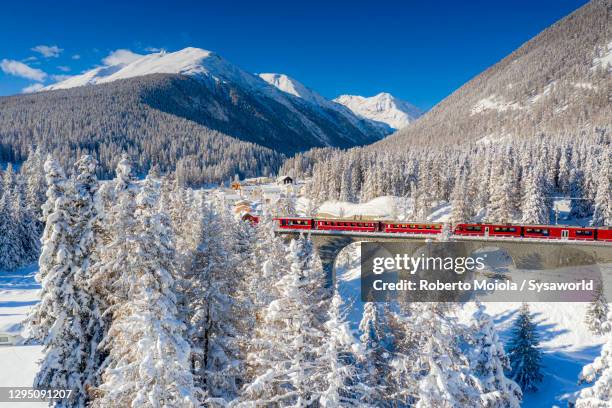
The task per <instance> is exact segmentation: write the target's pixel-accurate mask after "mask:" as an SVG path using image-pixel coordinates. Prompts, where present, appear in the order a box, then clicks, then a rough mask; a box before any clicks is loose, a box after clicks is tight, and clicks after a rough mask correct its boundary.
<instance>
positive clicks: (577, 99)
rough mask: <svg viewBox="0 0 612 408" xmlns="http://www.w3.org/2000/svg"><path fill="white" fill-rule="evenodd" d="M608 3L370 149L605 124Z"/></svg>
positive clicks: (581, 12)
mask: <svg viewBox="0 0 612 408" xmlns="http://www.w3.org/2000/svg"><path fill="white" fill-rule="evenodd" d="M611 27H612V3H611V2H610V1H609V0H592V1H591V2H589V3H587V4H586V5H584V6H583V7H581V8H580V9H578V10H576V11H575V12H573V13H572V14H570V15H568V16H567V17H565V18H563V19H561V20H560V21H558V22H556V23H555V24H553V25H552V26H550V27H548V28H547V29H545V30H544V31H542V32H541V33H540V34H538V35H537V36H535V37H534V38H533V39H531V40H529V41H528V42H526V43H525V44H524V45H522V46H521V47H520V48H518V49H517V50H516V51H514V52H513V53H511V54H510V55H508V56H507V57H505V58H504V59H502V60H501V61H499V62H498V63H496V64H495V65H493V66H491V67H490V68H488V69H487V70H485V71H484V72H482V73H481V74H479V75H477V76H476V77H475V78H474V79H472V80H470V81H469V82H467V83H466V84H465V85H463V86H462V87H461V88H459V89H458V90H456V91H455V92H454V93H452V94H451V95H450V96H448V97H447V98H446V99H444V100H443V101H441V102H440V103H439V104H438V105H436V106H435V107H434V108H433V109H431V110H430V111H429V112H427V113H426V114H425V115H423V117H422V118H420V119H419V120H418V121H417V122H415V123H413V124H411V125H410V126H408V127H407V128H405V129H402V130H400V131H399V132H397V133H396V134H394V135H393V136H391V137H389V138H386V139H385V140H383V141H381V142H379V143H377V144H376V145H375V146H376V147H375V148H385V149H387V148H388V149H392V150H393V149H397V148H398V147H399V146H405V147H408V146H410V147H411V148H412V147H414V146H415V144H419V145H425V144H426V145H429V146H434V145H443V144H465V143H466V142H469V141H474V142H476V141H481V142H486V143H491V142H496V141H501V140H511V139H516V138H521V139H528V138H532V137H537V136H538V135H542V134H547V135H553V136H563V135H567V134H569V133H570V132H571V133H573V134H575V135H576V136H577V137H578V135H579V134H580V133H581V132H593V131H603V129H608V131H610V130H612V122H611V121H610V118H612V104H610V92H611V89H612V44H611V42H612V30H611Z"/></svg>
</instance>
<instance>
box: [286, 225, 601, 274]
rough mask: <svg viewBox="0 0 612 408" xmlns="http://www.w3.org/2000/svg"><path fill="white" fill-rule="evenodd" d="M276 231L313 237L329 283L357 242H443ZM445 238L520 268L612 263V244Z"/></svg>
mask: <svg viewBox="0 0 612 408" xmlns="http://www.w3.org/2000/svg"><path fill="white" fill-rule="evenodd" d="M276 233H277V234H278V235H281V236H283V237H285V239H287V240H290V239H293V238H297V237H299V236H300V235H305V236H309V237H310V239H311V240H312V242H313V245H314V247H315V249H316V251H317V253H318V255H319V257H320V258H321V263H322V264H323V269H324V271H325V273H326V276H327V278H328V284H330V285H331V284H333V283H334V282H335V275H336V273H335V261H336V257H337V256H338V254H339V253H340V252H341V251H342V249H344V248H345V247H347V246H348V245H350V244H352V243H355V242H380V243H390V242H396V243H397V242H399V243H403V248H404V249H405V250H406V251H408V252H412V253H416V252H417V251H418V250H419V249H421V248H426V247H427V245H429V244H431V243H433V242H443V241H442V240H441V239H440V237H439V236H432V235H427V234H398V233H384V232H356V231H329V230H328V231H320V230H308V231H299V230H287V229H280V228H279V229H277V230H276ZM444 241H449V242H455V244H454V245H453V247H454V251H453V252H454V255H455V256H470V255H471V254H472V253H474V252H475V251H478V250H479V249H484V248H491V247H494V248H499V249H501V250H503V251H505V252H506V253H507V254H508V255H509V256H510V257H511V258H512V264H513V265H514V266H515V267H516V268H517V269H533V270H542V269H555V268H562V267H572V266H584V265H594V264H606V263H612V243H611V242H598V241H571V240H550V239H532V238H506V237H491V236H488V237H487V236H460V235H450V236H448V237H447V238H446V239H445V240H444Z"/></svg>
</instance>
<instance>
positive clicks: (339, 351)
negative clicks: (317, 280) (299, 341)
mask: <svg viewBox="0 0 612 408" xmlns="http://www.w3.org/2000/svg"><path fill="white" fill-rule="evenodd" d="M328 316H329V317H328V320H327V322H325V339H324V341H323V344H322V346H321V348H320V349H319V350H318V356H317V358H316V362H315V368H314V370H313V371H314V372H313V374H312V376H311V379H310V380H311V381H312V382H314V383H315V384H321V385H322V387H321V390H320V394H319V396H318V398H319V404H320V405H321V406H322V407H329V408H335V407H363V406H366V405H367V403H366V401H369V400H372V397H373V396H374V395H375V392H374V390H373V389H372V388H370V387H368V386H366V385H365V384H363V383H361V382H360V380H361V378H360V375H359V374H360V373H359V370H358V368H357V364H356V363H357V360H358V359H363V358H364V355H363V351H362V349H361V348H359V347H357V343H356V340H355V339H354V338H353V335H352V333H351V330H350V328H349V325H348V323H347V321H346V317H345V311H343V310H342V299H341V297H340V294H339V293H338V291H337V290H336V291H335V293H334V296H333V297H332V301H331V305H330V307H329V312H328Z"/></svg>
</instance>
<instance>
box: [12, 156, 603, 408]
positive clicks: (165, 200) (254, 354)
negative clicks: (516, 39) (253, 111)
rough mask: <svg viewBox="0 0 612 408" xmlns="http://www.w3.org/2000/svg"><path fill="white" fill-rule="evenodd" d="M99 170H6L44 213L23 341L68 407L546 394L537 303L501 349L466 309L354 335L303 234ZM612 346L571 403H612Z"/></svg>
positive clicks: (388, 312)
mask: <svg viewBox="0 0 612 408" xmlns="http://www.w3.org/2000/svg"><path fill="white" fill-rule="evenodd" d="M41 159H42V160H41ZM40 166H42V172H40V171H39V170H40ZM32 169H38V170H32ZM96 172H97V163H96V161H95V159H94V158H93V157H91V156H89V155H84V156H81V157H80V158H79V160H78V161H77V162H76V163H75V164H74V166H73V168H72V169H70V171H69V172H65V171H64V169H63V168H62V167H61V166H60V164H59V163H58V162H57V161H56V160H55V159H53V157H52V156H48V157H46V158H45V157H43V156H42V154H41V153H40V152H38V153H34V154H32V156H31V158H30V159H29V160H28V161H27V162H26V163H24V165H23V166H22V167H21V169H20V172H19V175H16V174H15V173H14V172H13V171H12V170H11V169H10V168H9V169H8V170H7V171H5V172H4V179H5V180H6V179H13V180H15V181H14V182H12V184H11V183H8V184H7V183H6V182H5V183H3V188H5V189H6V188H7V187H6V186H7V185H9V186H12V187H10V188H13V189H16V191H22V192H23V193H20V194H17V196H22V197H23V198H21V199H20V200H19V201H21V202H22V204H21V205H16V204H11V205H12V206H13V207H12V208H25V210H24V211H23V213H24V214H29V212H30V211H32V209H33V208H35V204H30V206H31V207H29V206H28V202H32V203H35V202H41V201H42V205H41V207H40V209H41V214H40V216H41V220H43V221H44V223H43V224H42V225H44V227H43V231H42V240H41V245H42V247H41V252H40V258H39V271H38V272H37V275H36V279H37V281H39V282H40V283H41V286H42V291H41V302H40V303H38V304H37V305H36V306H35V307H34V308H33V309H32V311H31V313H30V315H29V316H28V318H27V319H26V322H25V328H26V329H25V333H26V335H27V337H28V338H29V339H30V341H33V342H39V343H40V344H42V345H43V359H42V361H41V364H40V367H39V371H38V373H37V375H36V377H35V380H34V386H35V387H39V388H44V389H47V388H62V389H72V390H74V393H73V394H72V396H71V397H70V398H67V399H65V400H63V401H60V402H58V403H60V404H61V406H66V407H84V406H92V407H109V406H122V407H123V406H155V405H156V404H162V405H165V406H173V407H195V406H215V407H216V406H218V407H226V406H236V407H263V406H266V407H285V406H302V407H307V406H321V407H339V406H342V407H350V406H355V407H357V406H359V407H361V406H372V407H374V406H376V407H386V406H389V407H432V406H435V407H449V408H450V407H456V406H461V407H500V408H501V407H519V406H520V403H521V400H522V398H523V395H524V393H527V392H536V390H537V389H538V384H539V383H540V381H541V380H542V373H541V368H540V361H541V353H542V351H541V349H540V347H539V339H538V335H537V331H536V323H535V322H534V321H533V318H532V315H531V313H530V311H529V308H528V306H527V305H523V308H522V309H521V310H520V313H519V317H518V318H517V319H516V320H515V323H514V329H513V334H512V338H511V339H510V341H509V342H508V343H507V344H504V343H502V341H501V340H500V338H499V336H498V334H497V332H496V329H495V326H494V324H493V320H492V318H491V316H489V315H488V314H487V313H486V312H485V311H484V307H482V305H479V304H477V305H476V308H475V311H474V313H473V315H472V317H471V319H470V321H469V322H467V323H465V322H460V321H459V320H458V319H457V318H456V311H457V310H458V309H459V308H461V307H462V305H460V304H455V303H409V302H389V303H376V302H369V303H366V304H365V308H364V312H363V316H362V319H361V322H360V323H359V331H358V333H355V332H353V331H352V330H351V329H350V327H349V322H348V321H347V317H346V311H347V307H348V305H347V304H346V303H344V302H345V300H343V299H342V298H341V297H340V296H339V294H338V292H337V291H335V290H334V288H333V287H327V286H326V282H327V280H326V278H325V276H323V275H324V272H323V269H322V266H321V262H320V260H319V258H318V256H317V254H316V252H315V251H314V249H313V246H312V244H311V242H310V241H309V238H308V237H304V236H303V237H301V238H299V239H297V240H292V241H290V242H287V241H285V240H284V239H283V238H281V237H279V236H277V235H275V234H274V228H273V222H272V218H271V217H272V215H273V214H272V209H270V208H267V209H265V210H264V215H263V216H262V219H261V222H260V223H258V224H256V225H253V224H251V223H250V222H245V221H242V220H240V219H237V218H236V217H234V216H233V214H232V213H231V211H230V209H229V206H228V204H227V203H226V202H224V200H223V199H222V198H219V196H217V195H214V194H210V192H207V191H206V190H193V189H190V188H187V187H185V186H184V185H182V184H181V182H180V180H179V179H177V177H175V176H173V175H166V176H162V175H160V174H159V173H157V172H155V171H152V172H150V173H149V174H148V175H147V177H146V178H144V179H138V178H137V177H136V176H135V172H134V170H133V166H132V164H131V162H130V160H129V158H128V157H127V156H123V157H122V158H121V160H120V162H119V164H118V166H117V169H116V176H115V177H114V178H113V179H112V180H108V181H100V180H98V179H97V177H96ZM67 173H68V174H67ZM7 174H9V175H10V176H7ZM41 174H42V175H43V177H44V179H43V180H40V179H39V178H37V177H39V176H40V175H41ZM34 175H37V176H36V177H34ZM41 186H44V187H41ZM34 192H36V194H33V193H34ZM40 192H43V194H44V195H43V196H42V197H41V196H40ZM3 196H4V197H7V196H8V195H7V194H4V195H3ZM3 200H4V201H6V199H3ZM35 200H37V201H35ZM4 201H3V202H4ZM13 212H14V210H11V213H13ZM29 217H31V218H30V219H35V216H34V215H33V214H29ZM35 227H37V226H36V225H33V226H32V228H33V230H35ZM3 245H5V244H4V243H3ZM4 248H5V247H2V249H3V250H2V251H0V252H2V253H4V252H5V251H4ZM24 248H25V247H24ZM32 251H34V249H32ZM24 256H25V255H24ZM32 256H33V255H32ZM606 312H607V303H606V300H605V298H603V295H601V296H599V297H597V298H595V299H594V300H593V303H592V304H591V306H590V307H589V309H588V313H587V316H585V319H586V320H587V321H588V322H589V327H591V329H592V330H599V331H600V333H601V334H605V333H608V332H609V330H610V324H609V320H608V319H607V318H606ZM611 347H612V345H611V344H610V342H609V341H608V344H607V345H606V346H604V348H603V349H602V354H601V356H600V357H599V358H598V359H596V360H595V361H594V362H593V364H590V365H587V366H586V367H585V368H584V370H583V373H582V375H581V377H580V381H583V382H585V383H587V384H588V386H587V387H585V388H584V389H583V390H582V391H581V393H580V395H579V398H578V399H577V405H576V406H577V407H599V406H604V405H601V404H602V403H604V404H605V402H602V401H606V399H605V398H607V396H608V394H606V393H607V392H608V388H609V383H608V380H607V379H608V378H609V376H610V370H612V364H611V363H612V360H611V358H610V357H612V355H611V354H610V350H612V348H611ZM60 362H61V363H60ZM577 380H578V379H577ZM154 402H155V403H154ZM597 404H599V405H597Z"/></svg>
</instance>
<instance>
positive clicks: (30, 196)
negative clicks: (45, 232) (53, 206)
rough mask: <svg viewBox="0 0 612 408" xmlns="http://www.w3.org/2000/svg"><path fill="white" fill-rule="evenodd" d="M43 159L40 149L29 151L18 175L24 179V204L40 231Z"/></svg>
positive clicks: (43, 199)
mask: <svg viewBox="0 0 612 408" xmlns="http://www.w3.org/2000/svg"><path fill="white" fill-rule="evenodd" d="M44 163H45V157H44V154H43V151H42V149H41V148H39V147H37V148H36V149H35V150H31V151H30V153H29V154H28V158H27V160H26V161H25V162H23V164H22V166H21V169H20V173H21V174H22V175H23V177H24V178H25V184H26V202H27V206H28V208H29V210H30V212H31V213H32V214H33V216H34V218H35V220H36V227H37V228H38V229H39V230H40V231H42V227H43V224H42V221H41V217H42V205H43V204H44V202H45V191H46V189H47V185H46V182H45V170H44Z"/></svg>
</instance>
